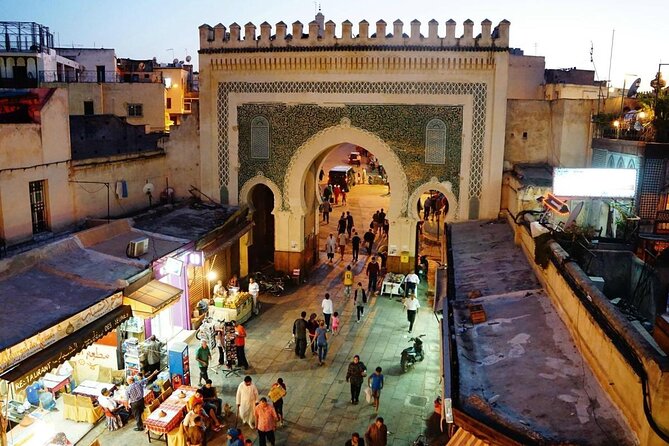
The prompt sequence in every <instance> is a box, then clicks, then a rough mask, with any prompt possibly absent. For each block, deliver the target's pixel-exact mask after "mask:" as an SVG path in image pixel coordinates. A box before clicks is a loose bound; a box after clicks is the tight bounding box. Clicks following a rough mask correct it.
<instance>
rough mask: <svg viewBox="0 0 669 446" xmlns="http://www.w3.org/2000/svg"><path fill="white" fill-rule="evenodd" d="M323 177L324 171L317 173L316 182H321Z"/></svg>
mask: <svg viewBox="0 0 669 446" xmlns="http://www.w3.org/2000/svg"><path fill="white" fill-rule="evenodd" d="M324 176H325V171H324V170H323V169H321V170H320V172H318V181H320V182H323V177H324Z"/></svg>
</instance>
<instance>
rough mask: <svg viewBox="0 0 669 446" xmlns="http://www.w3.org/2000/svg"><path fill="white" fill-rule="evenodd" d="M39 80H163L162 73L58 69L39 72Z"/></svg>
mask: <svg viewBox="0 0 669 446" xmlns="http://www.w3.org/2000/svg"><path fill="white" fill-rule="evenodd" d="M39 81H40V83H43V82H64V83H68V84H70V83H106V82H112V83H119V82H122V83H149V84H158V83H162V82H163V76H162V73H154V72H147V73H119V72H117V71H97V70H85V71H57V70H42V71H40V72H39Z"/></svg>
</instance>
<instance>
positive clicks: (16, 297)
mask: <svg viewBox="0 0 669 446" xmlns="http://www.w3.org/2000/svg"><path fill="white" fill-rule="evenodd" d="M142 269H143V268H140V267H138V266H133V265H132V264H129V263H123V262H118V261H115V260H114V259H112V258H109V257H108V256H104V255H101V254H99V253H96V252H94V251H89V250H85V249H82V248H81V247H80V246H79V245H78V244H77V243H75V241H74V240H73V239H71V238H70V239H65V240H62V241H60V242H58V243H54V244H52V245H49V246H47V247H44V248H40V249H36V250H33V251H30V252H29V253H24V254H20V255H17V256H15V257H12V258H9V259H6V260H3V261H2V262H0V306H1V307H2V311H1V312H0V351H1V350H4V349H6V348H8V347H11V346H12V345H16V344H18V343H19V342H22V341H23V340H25V339H28V338H30V337H32V336H34V335H36V334H37V333H39V332H41V331H43V330H45V329H47V328H49V327H52V326H53V325H55V324H57V323H59V322H61V321H63V320H65V319H67V318H69V317H71V316H74V315H75V314H77V313H80V312H82V311H84V310H86V309H87V308H89V307H90V306H92V305H94V304H96V303H97V302H100V301H102V300H104V299H105V298H107V297H108V296H111V295H112V294H113V293H114V292H115V291H116V290H117V289H119V288H121V286H120V284H119V283H118V282H117V279H119V278H120V277H125V276H129V275H134V274H137V273H138V272H139V271H141V270H142Z"/></svg>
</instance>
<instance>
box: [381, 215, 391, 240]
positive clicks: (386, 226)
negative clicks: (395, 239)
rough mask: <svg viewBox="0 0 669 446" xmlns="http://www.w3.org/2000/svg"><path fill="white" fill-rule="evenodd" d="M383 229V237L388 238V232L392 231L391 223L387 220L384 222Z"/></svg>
mask: <svg viewBox="0 0 669 446" xmlns="http://www.w3.org/2000/svg"><path fill="white" fill-rule="evenodd" d="M382 229H383V236H384V237H386V238H387V237H388V232H389V231H390V222H389V221H388V219H387V218H386V219H384V220H383V226H382Z"/></svg>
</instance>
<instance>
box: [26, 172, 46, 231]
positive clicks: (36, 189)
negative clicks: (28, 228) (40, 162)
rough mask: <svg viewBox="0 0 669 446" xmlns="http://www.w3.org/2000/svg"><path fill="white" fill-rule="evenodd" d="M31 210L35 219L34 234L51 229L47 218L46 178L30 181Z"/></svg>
mask: <svg viewBox="0 0 669 446" xmlns="http://www.w3.org/2000/svg"><path fill="white" fill-rule="evenodd" d="M30 212H31V214H32V220H33V234H39V233H40V232H45V231H48V230H49V225H48V222H47V218H46V180H40V181H31V182H30Z"/></svg>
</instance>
